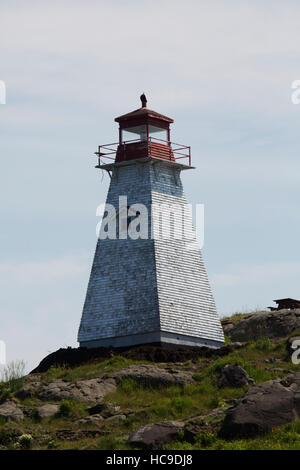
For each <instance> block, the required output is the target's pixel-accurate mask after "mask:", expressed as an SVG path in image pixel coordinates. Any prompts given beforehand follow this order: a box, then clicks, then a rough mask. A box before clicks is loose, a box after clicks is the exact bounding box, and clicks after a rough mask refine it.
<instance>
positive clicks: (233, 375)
mask: <svg viewBox="0 0 300 470" xmlns="http://www.w3.org/2000/svg"><path fill="white" fill-rule="evenodd" d="M249 383H253V379H251V378H250V376H249V374H248V373H247V372H246V371H245V369H243V367H242V366H240V365H239V364H227V365H226V366H225V367H224V368H223V370H222V374H221V378H220V382H219V385H220V387H244V386H245V385H248V384H249Z"/></svg>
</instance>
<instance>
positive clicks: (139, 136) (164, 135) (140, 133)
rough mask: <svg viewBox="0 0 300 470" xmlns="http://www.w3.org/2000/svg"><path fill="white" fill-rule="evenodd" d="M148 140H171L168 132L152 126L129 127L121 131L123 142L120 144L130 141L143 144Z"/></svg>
mask: <svg viewBox="0 0 300 470" xmlns="http://www.w3.org/2000/svg"><path fill="white" fill-rule="evenodd" d="M147 128H148V129H147ZM147 130H148V132H147ZM147 138H153V140H158V141H162V142H168V140H169V135H168V130H167V129H162V128H161V127H156V126H151V125H147V124H143V125H141V126H135V127H128V128H126V129H121V142H120V143H123V142H128V141H141V142H143V141H147Z"/></svg>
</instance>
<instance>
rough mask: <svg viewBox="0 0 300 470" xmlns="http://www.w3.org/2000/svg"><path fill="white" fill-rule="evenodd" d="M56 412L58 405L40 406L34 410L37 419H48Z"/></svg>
mask: <svg viewBox="0 0 300 470" xmlns="http://www.w3.org/2000/svg"><path fill="white" fill-rule="evenodd" d="M58 412H59V406H58V405H51V404H50V403H47V405H43V406H40V407H39V408H37V409H36V416H37V418H39V419H44V418H50V417H51V416H55V415H56V414H57V413H58Z"/></svg>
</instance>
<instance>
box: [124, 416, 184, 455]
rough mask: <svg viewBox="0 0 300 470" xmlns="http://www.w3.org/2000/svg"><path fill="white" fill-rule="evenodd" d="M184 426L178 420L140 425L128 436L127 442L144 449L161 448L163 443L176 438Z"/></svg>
mask: <svg viewBox="0 0 300 470" xmlns="http://www.w3.org/2000/svg"><path fill="white" fill-rule="evenodd" d="M183 428H184V423H182V422H179V421H163V422H161V423H152V424H146V425H145V426H142V427H141V428H139V429H138V430H137V431H135V432H133V433H132V434H131V435H130V436H129V440H128V442H129V443H130V444H132V445H136V446H140V447H142V448H146V449H161V448H162V446H163V445H164V444H167V443H169V442H172V441H174V440H176V439H177V437H178V434H179V432H180V431H182V430H183Z"/></svg>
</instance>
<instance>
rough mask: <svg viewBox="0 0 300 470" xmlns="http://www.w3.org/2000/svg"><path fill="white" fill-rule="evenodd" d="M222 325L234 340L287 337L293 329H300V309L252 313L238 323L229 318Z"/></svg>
mask: <svg viewBox="0 0 300 470" xmlns="http://www.w3.org/2000/svg"><path fill="white" fill-rule="evenodd" d="M222 326H223V330H224V333H225V334H226V335H227V336H228V337H229V338H230V339H231V340H232V341H252V340H257V339H259V338H285V337H287V336H289V335H290V334H291V333H292V332H293V331H296V330H300V310H278V311H276V312H257V313H252V314H250V315H246V316H245V317H243V318H242V319H241V320H239V321H238V322H236V323H234V322H233V321H231V320H230V319H227V320H225V321H223V322H222Z"/></svg>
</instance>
